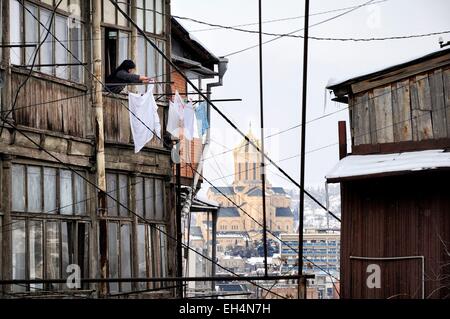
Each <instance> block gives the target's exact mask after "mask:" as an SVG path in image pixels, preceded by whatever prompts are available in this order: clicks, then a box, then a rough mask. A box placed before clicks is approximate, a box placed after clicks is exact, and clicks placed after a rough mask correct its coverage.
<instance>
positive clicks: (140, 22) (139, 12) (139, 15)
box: [136, 0, 144, 29]
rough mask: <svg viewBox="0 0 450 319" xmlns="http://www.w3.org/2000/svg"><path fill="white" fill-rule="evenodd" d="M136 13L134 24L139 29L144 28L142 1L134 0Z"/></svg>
mask: <svg viewBox="0 0 450 319" xmlns="http://www.w3.org/2000/svg"><path fill="white" fill-rule="evenodd" d="M136 7H137V9H136V11H137V17H136V23H137V25H138V27H139V28H141V29H143V28H144V10H143V8H144V0H136Z"/></svg>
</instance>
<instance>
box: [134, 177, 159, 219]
mask: <svg viewBox="0 0 450 319" xmlns="http://www.w3.org/2000/svg"><path fill="white" fill-rule="evenodd" d="M134 187H135V194H136V197H135V207H136V213H137V214H138V215H139V216H141V217H144V218H146V219H148V220H152V221H159V222H161V221H164V220H165V218H166V214H165V208H164V187H165V186H164V182H163V181H162V180H160V179H154V178H148V177H137V178H136V182H135V185H134Z"/></svg>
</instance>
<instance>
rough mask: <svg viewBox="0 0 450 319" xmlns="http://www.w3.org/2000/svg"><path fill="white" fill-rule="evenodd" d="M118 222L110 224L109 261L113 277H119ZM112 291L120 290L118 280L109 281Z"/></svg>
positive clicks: (110, 274) (110, 272) (110, 273)
mask: <svg viewBox="0 0 450 319" xmlns="http://www.w3.org/2000/svg"><path fill="white" fill-rule="evenodd" d="M117 228H118V227H117V224H116V223H109V224H108V237H109V239H108V262H109V276H110V277H111V278H119V253H118V252H119V241H118V240H119V238H118V236H117V230H118V229H117ZM109 289H110V291H111V292H118V291H119V284H118V283H117V282H111V283H109Z"/></svg>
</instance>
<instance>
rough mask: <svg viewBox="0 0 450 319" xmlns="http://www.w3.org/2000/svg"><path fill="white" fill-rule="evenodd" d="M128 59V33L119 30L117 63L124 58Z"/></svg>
mask: <svg viewBox="0 0 450 319" xmlns="http://www.w3.org/2000/svg"><path fill="white" fill-rule="evenodd" d="M127 59H128V33H126V32H119V61H117V65H120V64H121V63H122V62H123V61H124V60H127Z"/></svg>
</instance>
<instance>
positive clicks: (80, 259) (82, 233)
mask: <svg viewBox="0 0 450 319" xmlns="http://www.w3.org/2000/svg"><path fill="white" fill-rule="evenodd" d="M77 240H78V252H77V264H78V265H79V266H80V268H81V278H88V277H89V224H87V223H79V224H78V237H77ZM87 286H88V285H87Z"/></svg>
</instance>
